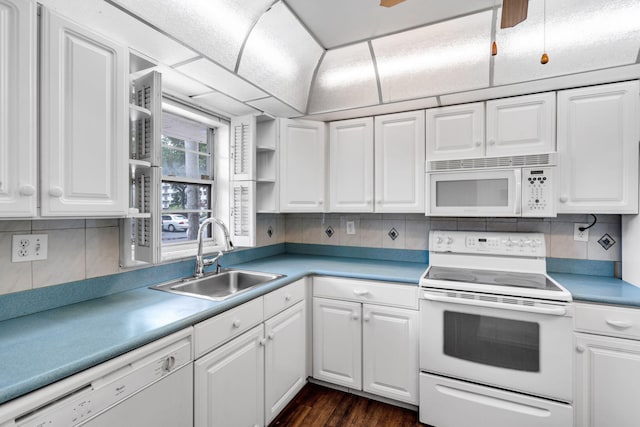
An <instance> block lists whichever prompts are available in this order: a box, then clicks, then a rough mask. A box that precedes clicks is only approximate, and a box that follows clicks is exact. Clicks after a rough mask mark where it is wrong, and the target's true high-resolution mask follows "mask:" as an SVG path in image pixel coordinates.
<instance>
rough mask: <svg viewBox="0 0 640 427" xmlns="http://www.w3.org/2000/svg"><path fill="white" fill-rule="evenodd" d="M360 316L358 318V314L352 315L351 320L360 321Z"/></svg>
mask: <svg viewBox="0 0 640 427" xmlns="http://www.w3.org/2000/svg"><path fill="white" fill-rule="evenodd" d="M359 317H360V316H358V313H351V319H353V320H358V318H359Z"/></svg>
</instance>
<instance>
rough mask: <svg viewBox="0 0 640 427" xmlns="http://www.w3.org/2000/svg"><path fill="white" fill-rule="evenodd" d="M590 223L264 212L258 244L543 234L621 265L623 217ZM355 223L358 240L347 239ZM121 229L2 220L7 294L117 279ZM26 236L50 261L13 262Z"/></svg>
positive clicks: (0, 254) (109, 222)
mask: <svg viewBox="0 0 640 427" xmlns="http://www.w3.org/2000/svg"><path fill="white" fill-rule="evenodd" d="M590 219H591V217H590V216H589V215H559V216H558V217H557V218H544V219H516V218H435V217H431V218H430V217H425V216H424V215H420V214H406V215H405V214H324V215H323V214H258V215H257V218H256V246H258V247H265V246H270V245H276V244H280V243H285V242H287V243H307V244H318V245H333V246H355V247H363V248H389V249H410V250H421V251H424V250H428V249H429V248H428V236H429V230H480V231H482V230H486V231H528V232H540V233H544V235H545V240H546V243H547V255H548V256H549V257H552V258H572V259H581V260H603V261H616V262H619V261H620V248H621V226H620V215H598V222H597V223H596V224H595V225H594V226H593V227H591V228H590V229H589V241H588V242H577V241H574V240H573V228H574V223H582V224H585V223H589V222H590ZM351 223H353V225H352V226H353V229H354V230H355V234H348V233H347V225H349V226H350V227H351ZM118 224H119V221H118V220H117V219H98V220H95V219H77V220H33V221H29V220H18V221H0V272H1V273H2V275H1V277H0V295H1V294H8V293H13V292H18V291H25V290H30V289H37V288H43V287H46V286H51V285H57V284H60V283H67V282H73V281H78V280H84V279H91V278H95V277H101V276H107V275H110V274H114V273H118V272H119V271H120V268H119V226H118ZM19 233H24V234H30V233H34V234H47V235H48V236H49V237H48V245H49V247H48V259H47V260H43V261H30V262H20V263H13V262H11V240H12V236H13V235H14V234H19ZM599 241H600V242H599ZM603 245H604V246H603ZM605 247H608V249H605Z"/></svg>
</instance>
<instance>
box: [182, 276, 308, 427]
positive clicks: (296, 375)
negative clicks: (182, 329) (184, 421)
mask: <svg viewBox="0 0 640 427" xmlns="http://www.w3.org/2000/svg"><path fill="white" fill-rule="evenodd" d="M305 284H306V282H305V280H304V279H303V280H300V281H298V282H295V283H292V284H291V285H288V286H286V287H283V288H280V289H278V290H276V291H274V292H271V293H270V294H267V295H266V296H265V297H264V298H262V297H260V298H257V299H254V300H252V301H249V302H247V303H245V304H243V305H240V306H238V307H236V308H233V309H231V310H229V311H227V312H225V313H223V314H221V315H219V316H216V317H213V318H211V319H209V320H205V321H204V322H201V323H199V324H198V325H196V327H195V341H196V346H195V347H196V357H198V356H202V357H200V358H198V359H197V360H196V362H195V364H194V375H195V380H194V387H195V393H194V412H195V415H194V426H195V427H229V426H247V427H252V426H263V425H268V424H269V423H270V422H271V421H272V420H273V419H274V418H275V417H276V416H277V415H278V413H279V412H280V411H281V410H282V409H284V407H285V406H286V405H287V404H288V403H289V401H291V399H293V397H294V396H295V395H296V394H297V393H298V391H300V389H302V387H303V386H304V385H305V384H306V380H307V369H306V368H307V318H306V301H305ZM263 305H264V317H266V318H267V319H266V320H265V321H264V323H262V320H263ZM276 310H277V311H276ZM256 316H257V317H256ZM270 316H272V317H270ZM238 334H240V335H238ZM229 339H231V341H228V340H229ZM225 341H228V342H227V343H226V344H223V345H220V344H221V343H223V342H225ZM210 350H213V351H210Z"/></svg>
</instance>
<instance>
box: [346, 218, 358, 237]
mask: <svg viewBox="0 0 640 427" xmlns="http://www.w3.org/2000/svg"><path fill="white" fill-rule="evenodd" d="M347 234H356V222H355V221H347Z"/></svg>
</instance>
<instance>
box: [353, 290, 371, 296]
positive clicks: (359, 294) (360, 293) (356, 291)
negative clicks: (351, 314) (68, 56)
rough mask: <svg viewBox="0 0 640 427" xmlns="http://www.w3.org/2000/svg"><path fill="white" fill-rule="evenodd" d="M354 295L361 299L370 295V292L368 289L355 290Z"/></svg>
mask: <svg viewBox="0 0 640 427" xmlns="http://www.w3.org/2000/svg"><path fill="white" fill-rule="evenodd" d="M353 293H354V294H355V295H357V296H359V297H363V296H365V295H369V291H367V290H366V289H354V290H353Z"/></svg>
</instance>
